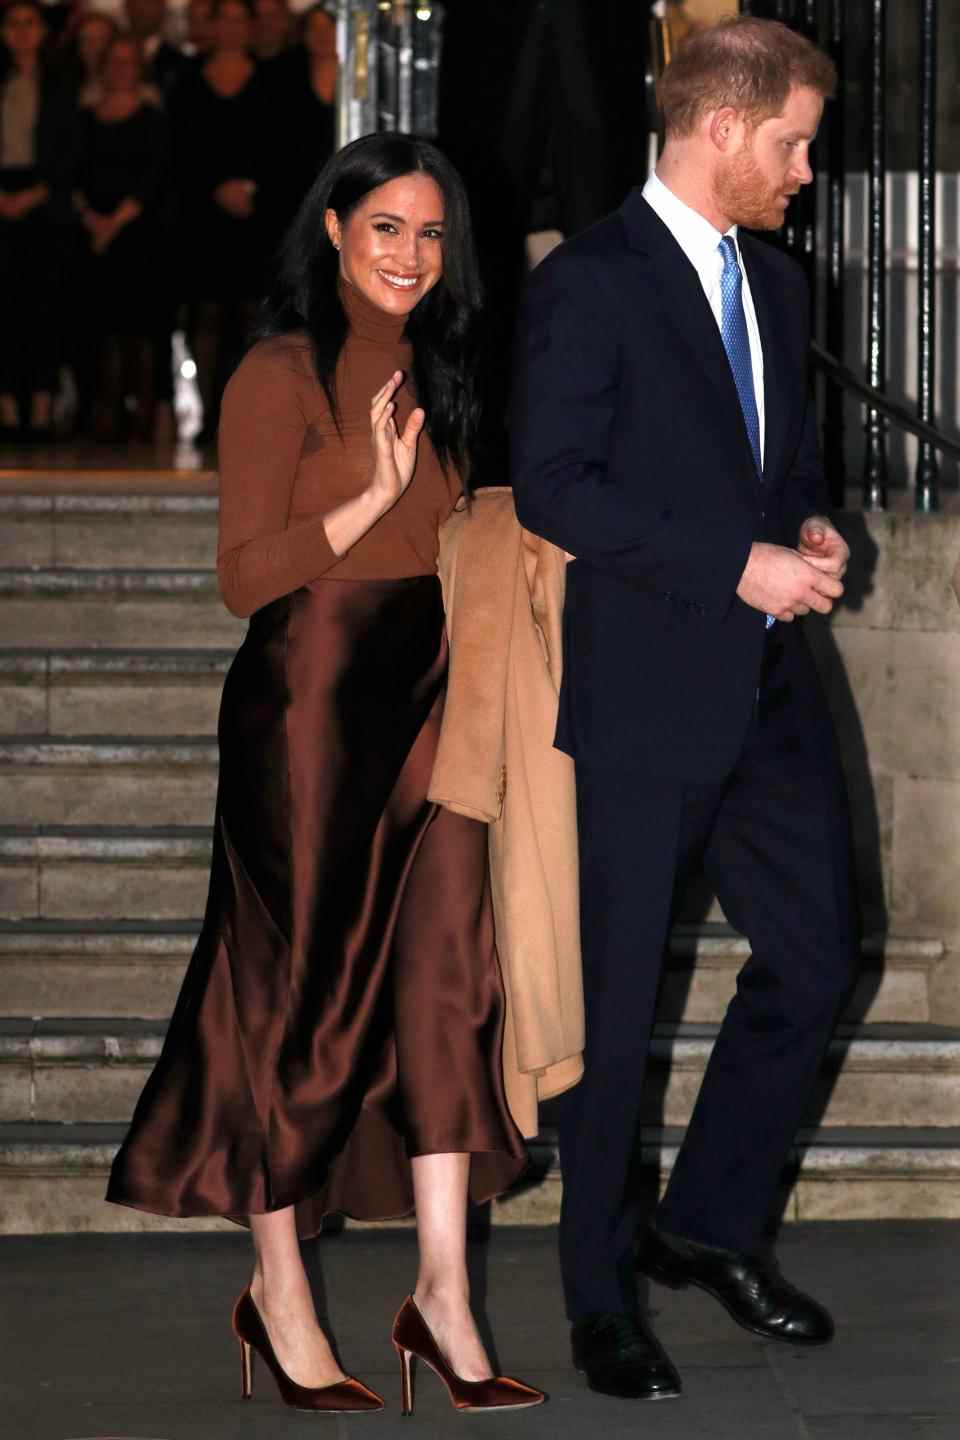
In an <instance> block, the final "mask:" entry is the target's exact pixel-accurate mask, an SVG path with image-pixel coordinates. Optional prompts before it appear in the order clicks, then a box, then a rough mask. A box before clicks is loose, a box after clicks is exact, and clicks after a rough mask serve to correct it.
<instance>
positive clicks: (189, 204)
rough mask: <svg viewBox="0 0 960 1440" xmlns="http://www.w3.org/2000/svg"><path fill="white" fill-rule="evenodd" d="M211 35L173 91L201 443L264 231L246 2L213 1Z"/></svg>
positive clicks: (260, 132)
mask: <svg viewBox="0 0 960 1440" xmlns="http://www.w3.org/2000/svg"><path fill="white" fill-rule="evenodd" d="M214 36H215V41H214V48H213V50H212V52H211V54H210V56H209V57H208V58H207V59H206V60H205V61H204V63H203V64H202V65H199V66H197V67H196V68H194V69H190V70H187V71H186V72H185V74H184V75H183V77H182V79H181V81H180V83H179V84H178V85H177V87H176V89H175V91H174V92H173V95H172V96H171V99H170V119H171V127H172V136H173V165H174V175H175V178H176V184H177V187H178V192H179V194H178V199H179V206H178V224H179V227H180V236H181V240H180V252H181V254H180V264H181V277H180V280H181V286H182V289H183V293H184V298H186V300H187V302H188V305H189V310H190V327H189V328H190V339H191V342H192V348H193V352H194V358H195V360H196V364H197V379H198V382H199V386H200V396H201V399H202V401H203V419H204V424H203V431H202V432H201V435H200V437H198V438H199V439H200V442H201V443H206V442H207V441H208V440H210V439H212V438H213V435H214V434H215V433H216V425H217V416H218V411H219V403H220V394H221V392H222V390H223V385H224V383H225V380H226V376H227V375H228V374H229V372H230V369H231V368H232V363H233V361H234V360H235V359H236V358H237V356H238V354H239V353H240V351H241V349H242V346H243V343H244V339H245V336H246V334H247V332H248V330H249V328H250V326H251V324H252V322H253V317H254V313H255V310H256V304H257V301H258V299H259V297H260V295H261V293H262V290H263V271H264V262H265V256H266V246H267V234H268V226H267V224H266V222H265V218H264V205H263V198H262V192H263V185H264V180H265V177H266V171H267V153H266V152H267V126H268V121H269V118H270V117H269V109H268V106H267V103H266V93H265V86H264V83H263V80H262V77H261V75H260V74H259V72H258V69H257V66H256V63H255V62H254V60H253V59H252V58H251V55H250V45H251V40H252V16H251V12H250V9H249V8H248V6H247V4H246V3H245V0H219V3H218V4H217V5H215V7H214ZM273 159H274V160H275V159H276V157H273Z"/></svg>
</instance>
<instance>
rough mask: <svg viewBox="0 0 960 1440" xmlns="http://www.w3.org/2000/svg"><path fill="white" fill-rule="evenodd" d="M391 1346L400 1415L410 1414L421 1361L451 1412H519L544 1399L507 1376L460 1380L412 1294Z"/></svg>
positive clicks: (396, 1323) (400, 1313)
mask: <svg viewBox="0 0 960 1440" xmlns="http://www.w3.org/2000/svg"><path fill="white" fill-rule="evenodd" d="M393 1344H394V1349H395V1350H396V1352H397V1354H398V1355H399V1357H400V1379H401V1395H402V1401H403V1414H404V1415H412V1414H413V1366H414V1361H415V1360H422V1361H423V1362H424V1364H425V1365H429V1366H430V1369H431V1370H432V1371H433V1372H434V1374H436V1375H439V1376H440V1379H441V1380H442V1381H443V1383H444V1385H446V1387H447V1392H448V1394H449V1396H450V1403H451V1404H452V1405H453V1407H454V1409H455V1410H523V1409H525V1408H526V1407H528V1406H530V1405H542V1404H543V1402H544V1400H545V1399H546V1398H547V1397H546V1396H545V1395H544V1393H543V1391H542V1390H535V1389H534V1387H533V1386H532V1385H524V1383H523V1381H522V1380H511V1379H510V1377H509V1376H507V1375H494V1376H491V1378H490V1379H489V1380H464V1379H462V1378H461V1377H460V1376H459V1375H457V1374H456V1372H455V1371H454V1370H453V1369H452V1367H451V1366H450V1364H449V1362H448V1361H447V1360H446V1358H445V1357H444V1355H443V1354H442V1352H441V1350H440V1346H439V1345H438V1344H437V1342H436V1340H434V1338H433V1335H432V1333H431V1331H430V1328H429V1326H428V1325H427V1322H426V1321H425V1320H424V1318H423V1316H422V1315H421V1313H420V1311H419V1310H418V1309H417V1306H416V1302H415V1301H414V1298H413V1296H412V1295H408V1296H407V1298H406V1300H404V1302H403V1304H402V1305H401V1306H400V1309H399V1311H398V1313H397V1318H396V1320H395V1321H394V1322H393Z"/></svg>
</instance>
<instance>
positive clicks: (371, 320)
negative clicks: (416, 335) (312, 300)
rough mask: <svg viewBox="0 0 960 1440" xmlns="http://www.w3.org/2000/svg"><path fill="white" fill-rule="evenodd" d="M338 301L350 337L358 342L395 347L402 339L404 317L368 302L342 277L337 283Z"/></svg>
mask: <svg viewBox="0 0 960 1440" xmlns="http://www.w3.org/2000/svg"><path fill="white" fill-rule="evenodd" d="M337 288H338V290H339V294H340V301H341V304H342V305H343V308H344V311H345V312H346V316H347V320H348V322H349V325H350V333H351V335H356V336H357V338H358V339H360V340H369V341H372V343H373V344H374V345H396V344H397V343H398V342H399V341H400V340H402V338H403V332H404V329H405V328H406V324H407V317H406V315H390V314H388V313H387V311H386V310H381V309H380V307H379V305H374V303H373V301H372V300H368V299H367V297H366V295H364V293H363V291H362V290H358V289H357V287H356V285H351V284H350V282H349V281H348V280H344V278H343V276H341V277H340V278H339V280H338V281H337Z"/></svg>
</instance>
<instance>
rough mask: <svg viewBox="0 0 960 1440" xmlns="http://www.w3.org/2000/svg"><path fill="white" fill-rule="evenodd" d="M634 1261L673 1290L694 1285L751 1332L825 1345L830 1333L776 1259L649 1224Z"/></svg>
mask: <svg viewBox="0 0 960 1440" xmlns="http://www.w3.org/2000/svg"><path fill="white" fill-rule="evenodd" d="M638 1263H639V1266H640V1269H641V1270H642V1271H643V1272H644V1274H646V1275H649V1276H650V1278H651V1280H659V1281H660V1283H661V1284H662V1285H670V1286H672V1287H673V1288H674V1289H676V1290H682V1289H684V1288H685V1287H686V1286H687V1285H698V1286H699V1287H700V1289H701V1290H706V1292H707V1294H708V1295H713V1296H714V1298H715V1299H717V1300H719V1301H720V1304H721V1305H723V1306H724V1307H725V1308H726V1309H727V1310H728V1311H729V1313H730V1314H731V1315H732V1316H733V1318H734V1320H736V1322H737V1324H738V1325H742V1326H743V1328H744V1329H745V1330H752V1331H753V1333H754V1334H755V1335H763V1336H764V1337H765V1338H766V1339H768V1340H785V1341H787V1342H788V1343H789V1344H790V1345H826V1344H828V1343H829V1341H831V1340H832V1339H833V1321H832V1320H831V1318H830V1316H829V1314H828V1313H827V1311H826V1310H825V1309H824V1308H823V1306H822V1305H818V1304H817V1302H816V1300H812V1299H811V1298H810V1296H809V1295H804V1294H803V1292H802V1291H801V1290H797V1289H796V1288H795V1287H794V1286H793V1285H791V1284H790V1283H789V1282H788V1281H787V1280H785V1279H784V1278H783V1276H782V1275H781V1274H780V1271H779V1268H778V1267H777V1264H776V1261H775V1260H772V1259H758V1258H756V1257H755V1256H752V1255H744V1254H742V1253H741V1252H740V1251H738V1250H720V1249H718V1248H715V1247H714V1246H712V1245H699V1244H697V1243H695V1242H694V1241H693V1240H684V1239H682V1238H681V1237H680V1236H678V1235H667V1234H665V1233H664V1232H663V1231H662V1230H656V1229H654V1228H653V1227H652V1226H651V1228H650V1230H649V1232H648V1236H647V1245H646V1249H645V1250H644V1251H643V1252H642V1253H641V1256H640V1260H639V1262H638Z"/></svg>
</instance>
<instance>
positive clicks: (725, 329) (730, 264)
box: [717, 235, 763, 476]
mask: <svg viewBox="0 0 960 1440" xmlns="http://www.w3.org/2000/svg"><path fill="white" fill-rule="evenodd" d="M717 249H718V250H719V251H720V254H721V255H722V256H723V274H722V275H721V276H720V335H721V337H722V339H723V347H724V349H725V350H726V352H727V359H728V360H729V361H730V369H731V370H732V371H733V379H734V382H735V384H736V387H737V394H738V395H739V396H740V409H741V410H742V411H743V423H744V424H745V425H746V427H747V438H748V439H749V441H750V449H751V450H752V451H753V458H754V462H755V463H756V467H757V474H758V475H761V476H762V474H763V462H762V460H761V458H760V417H759V415H758V413H757V396H756V392H755V391H754V388H753V364H752V362H751V359H750V337H749V336H748V334H747V317H746V315H745V314H744V310H743V293H742V292H743V276H742V275H741V274H740V264H739V261H738V259H737V247H736V244H735V242H734V240H733V237H732V236H731V235H724V236H723V238H722V239H721V241H720V244H719V245H718V246H717Z"/></svg>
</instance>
